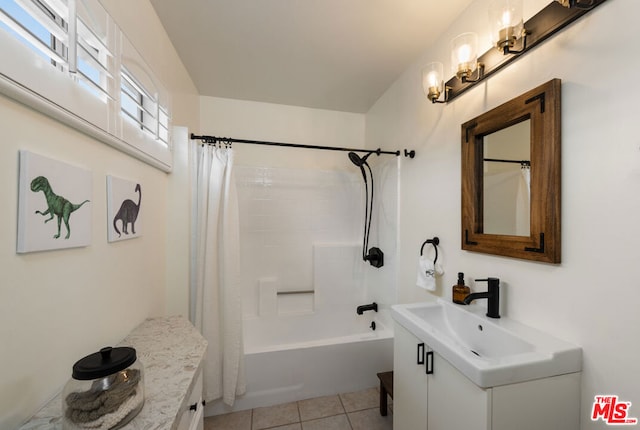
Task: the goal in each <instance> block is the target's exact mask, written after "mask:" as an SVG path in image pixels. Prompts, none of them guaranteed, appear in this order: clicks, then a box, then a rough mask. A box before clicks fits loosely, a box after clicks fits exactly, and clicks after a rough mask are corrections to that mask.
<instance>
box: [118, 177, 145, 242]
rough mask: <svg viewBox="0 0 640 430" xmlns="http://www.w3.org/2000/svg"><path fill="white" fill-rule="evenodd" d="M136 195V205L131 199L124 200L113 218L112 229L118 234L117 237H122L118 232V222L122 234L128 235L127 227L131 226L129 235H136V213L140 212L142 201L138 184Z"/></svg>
mask: <svg viewBox="0 0 640 430" xmlns="http://www.w3.org/2000/svg"><path fill="white" fill-rule="evenodd" d="M135 191H136V192H137V193H138V203H137V204H136V203H135V202H134V201H133V200H131V199H126V200H125V201H123V202H122V204H121V205H120V209H119V210H118V213H117V214H116V216H115V217H113V229H114V230H115V231H116V233H118V237H120V236H122V234H120V230H118V224H117V222H118V221H122V232H123V233H124V234H129V231H128V228H127V226H128V225H129V224H131V233H132V234H136V220H137V219H138V212H140V202H141V201H142V191H141V189H140V184H136V190H135Z"/></svg>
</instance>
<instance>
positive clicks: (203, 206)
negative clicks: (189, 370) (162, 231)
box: [191, 143, 246, 406]
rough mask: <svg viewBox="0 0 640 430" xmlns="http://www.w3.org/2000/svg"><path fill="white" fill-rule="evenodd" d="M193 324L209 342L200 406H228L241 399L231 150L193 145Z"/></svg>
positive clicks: (241, 353)
mask: <svg viewBox="0 0 640 430" xmlns="http://www.w3.org/2000/svg"><path fill="white" fill-rule="evenodd" d="M194 153H195V158H196V159H195V160H194V162H195V163H196V172H195V173H196V177H195V191H196V196H195V199H194V200H195V201H194V212H195V213H194V217H193V221H194V228H193V230H192V231H193V237H192V242H193V256H192V258H194V261H193V262H192V265H191V267H192V269H191V270H192V288H191V294H192V296H193V297H192V319H193V322H194V324H195V326H196V328H198V329H199V330H200V332H201V333H202V335H203V337H204V338H205V339H206V340H207V341H208V342H209V348H208V350H207V355H206V357H205V361H204V365H203V371H204V400H205V401H212V400H216V399H219V398H222V399H223V401H224V402H225V403H226V404H228V405H230V406H232V405H233V403H234V401H235V397H236V395H241V394H244V392H245V389H246V384H245V378H244V347H243V341H242V302H241V300H242V299H241V297H242V296H241V293H240V284H239V265H240V261H239V260H240V256H239V254H240V253H239V227H238V200H237V194H236V187H235V183H234V180H233V156H234V153H233V150H232V149H231V148H217V147H216V146H214V145H198V144H195V143H194Z"/></svg>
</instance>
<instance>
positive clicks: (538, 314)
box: [366, 0, 640, 429]
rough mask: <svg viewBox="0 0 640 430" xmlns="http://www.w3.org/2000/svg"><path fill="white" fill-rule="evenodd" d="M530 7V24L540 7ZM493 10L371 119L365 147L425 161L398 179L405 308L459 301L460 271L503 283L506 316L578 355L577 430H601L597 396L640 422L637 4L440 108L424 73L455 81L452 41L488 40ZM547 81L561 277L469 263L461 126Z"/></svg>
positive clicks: (509, 265)
mask: <svg viewBox="0 0 640 430" xmlns="http://www.w3.org/2000/svg"><path fill="white" fill-rule="evenodd" d="M525 3H529V4H528V6H529V7H530V10H529V11H525V15H526V16H525V19H527V18H528V17H530V16H531V15H532V14H533V12H534V11H535V10H536V7H537V8H538V9H539V8H541V7H543V6H544V4H545V2H542V1H540V2H536V3H539V4H536V5H535V6H536V7H531V4H530V3H532V2H525ZM487 5H488V1H485V0H478V1H476V2H474V3H473V4H472V5H471V6H470V7H469V9H467V11H466V12H465V13H464V14H463V15H462V16H461V17H460V18H459V20H458V21H457V22H455V23H454V25H453V26H452V27H451V28H450V29H449V31H448V32H447V33H446V34H444V35H443V36H442V38H441V39H440V40H439V41H438V42H437V43H435V44H434V45H433V46H432V47H429V48H428V49H426V50H425V53H424V55H423V56H422V58H421V59H420V61H417V62H416V63H415V64H414V65H413V66H412V67H411V68H409V69H408V70H407V71H406V72H405V73H404V74H403V76H402V77H401V78H399V79H398V80H397V81H396V82H395V84H394V85H393V86H392V87H391V88H390V89H389V90H388V91H387V92H386V93H385V95H384V96H383V97H382V98H381V99H380V100H379V101H378V102H377V103H376V105H375V106H374V107H373V108H372V109H371V110H370V112H369V113H368V114H367V117H366V120H367V121H366V122H367V124H366V137H367V146H369V147H376V146H383V147H384V146H387V147H396V146H407V147H412V148H415V149H416V151H417V156H416V158H415V159H413V160H409V159H403V160H402V168H401V202H400V231H401V232H400V258H399V260H400V270H399V279H398V285H399V287H398V294H399V301H400V302H410V301H419V300H430V299H433V298H434V297H435V296H442V297H446V298H450V297H451V286H452V285H453V284H454V283H455V281H456V273H457V272H458V271H462V272H465V274H466V275H467V279H473V278H480V277H486V276H496V277H499V278H500V279H501V284H502V286H503V290H502V291H503V302H504V309H503V314H504V315H507V316H509V317H512V318H515V319H517V320H520V321H522V322H523V323H525V324H529V325H531V326H534V327H537V328H539V329H542V330H544V331H547V332H549V333H552V334H554V335H556V336H558V337H560V338H563V339H566V340H568V341H572V342H575V343H576V344H579V345H581V346H582V347H583V351H584V358H583V382H582V412H581V420H582V428H583V429H595V428H603V425H602V424H603V423H602V422H598V423H593V422H591V420H590V411H591V406H592V403H593V397H594V396H595V395H596V394H617V395H619V396H620V398H621V400H625V401H630V402H632V403H633V406H632V408H631V415H632V416H634V417H638V416H640V387H639V385H638V378H637V375H640V360H638V359H637V357H638V355H639V354H640V343H638V338H639V334H640V312H638V304H637V300H636V299H635V297H636V295H637V291H638V282H639V275H640V268H639V266H638V263H637V260H638V257H640V252H639V251H638V247H637V245H636V241H637V238H638V237H640V223H639V222H638V213H639V210H640V193H639V192H638V191H639V188H640V167H639V166H640V144H639V140H638V136H637V122H638V120H637V102H638V95H640V90H638V86H637V85H636V84H635V82H634V76H635V75H636V72H637V70H638V69H639V68H640V59H639V58H638V56H637V55H634V54H633V53H632V52H633V48H630V47H631V46H633V43H634V42H629V43H626V42H621V41H624V40H627V41H633V40H635V33H636V31H635V27H636V20H637V17H638V16H640V3H639V2H630V1H622V0H611V1H608V2H607V3H605V4H604V5H603V6H600V7H598V9H597V10H595V11H593V12H592V13H590V14H589V15H588V16H587V17H585V18H583V19H581V20H580V21H578V22H577V23H575V24H574V25H573V26H572V27H570V28H569V29H566V30H565V31H564V32H562V33H561V34H559V35H556V36H555V37H554V38H553V39H551V40H548V41H547V42H546V43H545V44H544V45H542V46H540V47H538V48H536V49H535V50H533V51H532V52H530V53H528V54H526V55H525V56H523V57H522V58H520V59H519V60H518V61H517V62H515V63H513V64H511V65H510V66H508V67H507V68H506V69H505V70H502V71H501V72H499V73H498V74H496V75H494V76H492V77H491V78H490V79H488V80H487V81H486V82H484V83H482V84H480V85H478V86H477V87H476V88H474V89H473V90H471V91H469V92H468V93H466V94H464V95H462V96H460V97H459V98H458V99H456V100H455V101H454V102H452V103H450V104H447V105H431V103H429V102H428V101H427V100H426V97H425V96H424V95H423V93H422V89H421V84H420V68H421V66H423V65H425V64H426V63H428V62H430V61H436V60H439V61H442V62H444V63H445V69H447V67H448V63H447V62H448V58H449V57H448V52H447V50H448V46H449V41H450V39H451V38H452V37H454V36H455V35H456V34H458V33H462V32H463V31H477V32H478V33H479V34H480V35H481V38H483V40H488V34H487V31H488V30H486V29H485V28H484V27H485V24H484V21H483V20H482V19H478V17H479V16H485V15H486V9H487ZM484 48H486V49H488V45H485V46H484ZM484 50H485V49H481V51H482V52H483V51H484ZM552 78H561V79H562V160H563V161H562V244H563V245H562V264H559V265H550V264H540V263H532V262H527V261H520V260H516V259H510V258H504V257H496V256H489V255H482V254H475V253H471V252H466V251H462V250H461V249H460V242H461V237H460V124H462V123H463V122H465V121H467V120H469V119H471V118H473V117H475V116H477V115H479V114H480V113H482V112H484V111H486V110H488V109H490V108H493V107H495V106H497V105H499V104H501V103H503V102H505V101H507V100H509V99H510V98H512V97H515V96H517V95H519V94H520V93H522V92H524V91H526V90H529V89H531V88H533V87H535V86H537V85H539V84H542V83H544V82H546V81H548V80H550V79H552ZM433 235H438V236H439V237H440V239H441V245H440V250H441V256H442V257H441V258H442V261H443V263H444V265H445V267H444V268H445V271H446V273H445V275H444V276H443V277H442V279H440V280H439V286H438V291H437V292H436V294H434V295H432V294H429V293H425V292H423V291H419V290H418V289H417V288H416V287H415V286H414V284H415V264H416V263H415V261H416V257H417V252H418V251H417V250H418V249H419V246H420V243H421V242H422V240H423V239H424V238H425V237H430V236H433ZM471 286H472V289H475V290H476V291H482V290H484V288H485V286H484V285H478V286H475V285H473V283H471ZM478 306H486V305H485V304H484V303H479V304H478Z"/></svg>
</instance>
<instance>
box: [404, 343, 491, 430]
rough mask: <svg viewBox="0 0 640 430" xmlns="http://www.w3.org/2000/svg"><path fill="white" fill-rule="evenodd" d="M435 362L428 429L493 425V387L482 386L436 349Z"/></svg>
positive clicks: (470, 429) (475, 429) (476, 429)
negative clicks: (485, 387)
mask: <svg viewBox="0 0 640 430" xmlns="http://www.w3.org/2000/svg"><path fill="white" fill-rule="evenodd" d="M432 364H433V373H432V374H430V375H429V385H428V395H427V398H428V401H429V402H428V403H429V406H428V409H429V414H428V429H429V430H453V429H464V430H489V429H491V395H490V394H491V389H482V388H480V387H478V386H477V385H475V384H474V383H473V382H471V381H470V380H469V379H467V377H466V376H464V375H463V374H462V373H460V372H459V371H458V370H457V369H456V368H455V367H453V366H452V365H451V364H449V363H448V362H447V361H446V360H445V359H444V358H442V357H441V356H440V355H438V354H437V353H435V352H434V353H433V363H432ZM394 374H395V373H394ZM394 389H395V388H394ZM394 407H395V402H394ZM394 412H395V410H394ZM401 428H405V427H401ZM406 428H409V427H406Z"/></svg>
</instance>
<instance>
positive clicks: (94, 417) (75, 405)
mask: <svg viewBox="0 0 640 430" xmlns="http://www.w3.org/2000/svg"><path fill="white" fill-rule="evenodd" d="M143 405H144V370H143V366H142V363H140V361H139V360H138V359H137V355H136V350H135V349H134V348H131V347H117V348H112V347H110V346H108V347H105V348H102V349H101V350H100V351H98V352H95V353H93V354H90V355H87V356H86V357H84V358H82V359H80V360H78V361H77V362H76V363H75V364H74V365H73V372H72V379H70V380H69V382H67V384H66V385H65V387H64V390H63V392H62V412H63V428H64V429H66V430H77V429H99V430H115V429H118V428H120V427H122V426H124V425H125V424H127V423H128V422H129V421H131V420H132V419H133V418H134V417H135V416H136V415H137V414H138V413H139V412H140V410H141V409H142V407H143Z"/></svg>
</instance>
